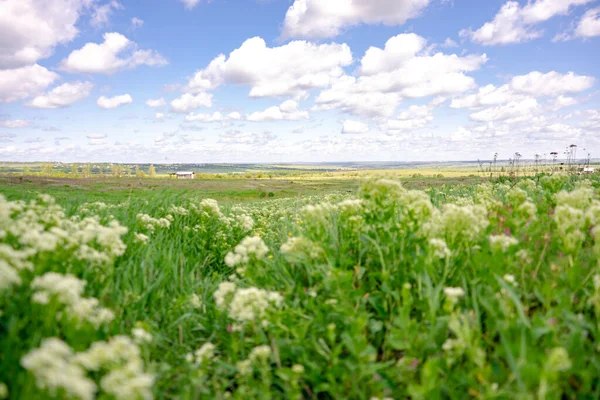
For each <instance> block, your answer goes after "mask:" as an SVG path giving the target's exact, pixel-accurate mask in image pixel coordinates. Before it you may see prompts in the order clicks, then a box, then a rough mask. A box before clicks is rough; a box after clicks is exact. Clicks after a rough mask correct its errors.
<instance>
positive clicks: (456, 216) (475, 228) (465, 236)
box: [425, 204, 490, 244]
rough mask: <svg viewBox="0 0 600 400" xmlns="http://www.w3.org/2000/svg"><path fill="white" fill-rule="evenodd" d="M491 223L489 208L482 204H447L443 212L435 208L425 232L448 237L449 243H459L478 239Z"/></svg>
mask: <svg viewBox="0 0 600 400" xmlns="http://www.w3.org/2000/svg"><path fill="white" fill-rule="evenodd" d="M489 224H490V223H489V220H488V218H487V210H486V208H485V207H484V206H482V205H466V206H457V205H455V204H445V205H444V207H443V209H442V211H441V212H439V211H437V209H436V210H435V212H434V214H433V217H432V219H431V220H430V221H429V222H428V223H426V224H425V232H427V233H428V234H429V236H431V237H438V238H444V239H446V242H447V243H448V244H457V243H459V242H461V241H467V242H472V241H475V240H477V239H478V238H479V237H481V235H482V234H483V233H484V232H485V230H486V229H487V227H488V226H489Z"/></svg>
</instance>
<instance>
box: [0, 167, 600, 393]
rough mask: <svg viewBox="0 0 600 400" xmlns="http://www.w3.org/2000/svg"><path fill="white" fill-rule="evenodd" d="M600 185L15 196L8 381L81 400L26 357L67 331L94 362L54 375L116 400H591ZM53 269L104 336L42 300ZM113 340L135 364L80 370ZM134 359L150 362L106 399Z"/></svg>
mask: <svg viewBox="0 0 600 400" xmlns="http://www.w3.org/2000/svg"><path fill="white" fill-rule="evenodd" d="M599 187H600V180H598V179H597V178H594V177H592V178H590V179H579V178H576V177H569V176H566V175H552V176H538V177H536V178H534V179H521V180H498V181H496V182H493V183H486V184H482V185H471V186H442V187H438V188H430V189H427V190H426V191H417V190H407V189H404V188H403V187H402V186H401V185H400V184H399V183H398V182H397V181H393V180H383V179H379V180H372V181H368V182H366V183H365V184H364V185H363V186H362V188H361V189H360V191H359V192H358V193H356V194H352V195H350V194H348V193H344V194H331V195H327V196H313V197H303V198H301V199H276V200H266V201H262V202H256V203H252V204H245V205H231V204H228V205H218V204H217V203H215V202H212V201H207V200H202V199H196V198H193V197H192V198H185V199H181V198H177V197H176V196H172V195H168V196H167V195H166V194H164V193H163V194H161V195H160V196H158V197H148V198H146V199H144V198H132V199H130V200H129V201H127V202H123V203H114V204H104V203H86V204H80V205H77V206H75V205H73V206H72V207H70V208H69V209H68V211H67V212H66V213H63V211H62V209H61V208H60V207H58V206H56V205H54V204H53V203H52V200H51V199H48V198H44V199H42V200H39V201H37V202H35V203H19V202H7V201H4V202H3V203H2V207H1V208H2V210H3V211H2V213H0V214H1V215H2V225H1V229H2V230H3V232H5V234H4V235H2V236H1V237H2V239H1V241H2V243H4V245H5V246H6V247H5V248H4V250H3V251H0V261H1V260H4V261H3V262H5V263H6V265H5V266H4V265H3V268H4V269H0V272H2V273H1V274H0V276H4V278H3V281H2V283H1V284H0V288H2V289H1V290H2V298H1V299H0V310H2V314H1V316H0V349H1V352H2V356H1V358H0V381H1V382H4V383H5V384H6V385H7V390H8V393H9V395H10V396H11V398H71V397H77V396H76V395H74V393H76V392H75V391H74V388H73V385H72V384H68V383H61V382H58V383H57V382H56V380H55V381H49V379H50V378H52V377H54V378H55V376H54V375H50V374H46V375H48V376H46V375H44V374H41V372H40V370H39V369H38V370H36V369H35V368H32V367H31V366H30V365H29V364H28V363H24V362H23V359H24V358H25V357H27V355H31V354H32V352H33V354H36V353H35V351H36V349H39V348H42V350H43V351H45V352H44V353H42V354H44V355H51V354H54V353H51V352H48V351H47V349H46V348H45V347H44V339H46V338H49V337H56V338H58V339H60V340H61V341H63V342H64V343H65V344H67V345H68V346H69V347H70V348H72V349H73V352H74V353H78V354H84V356H78V357H79V358H78V357H77V356H75V357H72V356H65V357H63V358H64V360H63V359H61V360H62V361H64V363H63V364H61V365H63V366H68V367H70V368H71V367H72V368H79V370H81V371H82V374H83V375H84V376H85V377H86V379H88V380H89V381H91V382H92V383H93V385H94V386H95V388H96V389H95V391H94V392H93V396H98V397H106V398H111V397H114V398H132V397H136V396H137V397H139V398H145V397H148V393H147V392H145V391H144V390H143V389H144V385H142V384H140V387H139V388H138V386H136V383H137V382H142V383H147V379H146V378H147V377H148V376H150V375H151V376H152V377H153V381H152V382H151V385H150V386H149V390H151V393H152V395H153V396H154V397H156V398H189V399H196V398H206V399H214V398H229V397H233V398H240V399H247V398H323V399H328V398H332V399H338V398H356V399H365V398H367V399H368V398H380V399H383V398H393V399H400V398H427V399H431V398H457V399H458V398H461V399H462V398H468V397H474V398H562V397H572V398H597V397H599V396H600V385H599V382H600V379H599V378H600V357H599V355H598V351H600V347H598V345H597V344H596V338H597V335H598V334H599V333H600V332H599V325H598V323H599V316H600V264H599V261H598V260H599V256H600V228H596V226H597V225H598V224H600V200H599V197H598V188H599ZM140 214H144V215H145V216H144V215H140ZM48 215H50V216H52V217H48ZM72 216H75V217H72ZM86 217H90V218H91V219H86ZM93 218H96V219H93ZM249 218H251V220H252V223H251V224H250V223H249ZM69 221H71V222H69ZM82 221H84V222H82ZM85 221H87V222H85ZM111 221H118V223H119V225H118V226H123V227H127V228H128V230H127V233H124V232H123V231H122V230H119V229H118V226H117V225H116V224H115V223H114V222H112V223H111ZM165 221H166V222H165ZM15 227H18V228H15ZM52 227H60V228H61V229H63V230H65V231H66V232H68V233H69V235H67V236H64V235H63V236H60V235H59V233H58V232H57V231H56V230H55V229H52ZM103 227H105V228H103ZM106 227H108V228H106ZM77 229H79V230H82V229H89V230H90V232H94V234H95V236H93V237H92V238H91V239H90V238H87V237H86V238H83V237H77V235H76V232H77ZM30 231H35V232H37V233H38V234H39V235H42V236H39V237H40V238H41V239H40V240H46V241H48V240H50V241H51V240H55V239H56V245H55V247H53V248H51V247H44V246H43V245H40V243H41V242H39V241H35V240H29V239H27V237H28V233H27V232H30ZM99 232H104V233H103V234H100V233H99ZM43 234H48V235H50V236H52V235H54V236H56V238H55V237H54V236H53V237H50V236H48V237H46V236H43ZM105 236H110V240H107V239H106V237H105ZM254 236H259V237H260V239H252V240H244V239H245V238H247V237H254ZM24 238H25V239H24ZM119 241H122V243H123V244H125V245H126V250H124V251H118V248H119ZM263 243H264V245H265V246H266V247H267V248H268V252H267V253H265V254H263V251H262V250H261V249H262V246H263ZM84 246H89V247H92V248H94V249H96V250H97V251H98V252H99V253H101V254H107V255H108V256H107V257H104V258H103V257H100V256H98V257H96V258H89V257H87V258H86V257H82V253H81V248H82V247H84ZM15 251H20V252H24V253H23V254H22V257H21V259H19V258H18V254H17V253H15ZM230 253H231V254H232V255H230V256H228V254H230ZM19 254H20V253H19ZM11 257H12V258H11ZM226 260H227V262H226ZM19 263H23V264H25V263H29V264H31V268H27V267H23V266H19V265H18V264H19ZM9 269H11V270H14V271H17V274H18V276H19V282H13V283H10V284H9V283H8V282H9V280H8V279H7V278H6V276H8V275H7V274H8V272H6V271H9ZM51 271H52V272H58V273H60V274H62V275H66V274H72V275H74V276H75V277H77V278H79V279H83V280H85V281H86V282H87V285H86V287H85V291H84V292H83V293H82V296H84V297H88V298H89V297H93V298H97V299H98V300H99V305H98V306H101V307H104V308H108V309H110V310H112V311H113V313H114V318H112V319H111V320H110V321H108V322H106V323H102V324H99V325H97V326H95V325H94V324H90V323H89V321H86V320H85V318H84V317H82V316H77V315H69V308H65V307H66V306H65V304H64V302H61V301H60V299H59V298H54V297H51V298H50V299H49V301H48V302H47V303H45V304H41V303H39V302H36V301H35V299H34V295H35V285H33V283H32V282H33V281H34V280H35V279H36V277H40V276H43V274H45V273H47V272H51ZM9 272H10V271H9ZM3 274H4V275H3ZM140 330H143V331H142V332H140ZM143 332H147V333H149V334H150V335H151V340H149V341H148V340H143V339H142V338H143V337H144V334H143ZM118 335H121V336H118ZM115 337H126V338H129V339H128V340H130V342H131V343H130V346H129V347H126V349H127V351H126V350H119V351H122V352H126V353H127V354H128V357H129V358H125V357H124V356H122V354H121V353H120V352H119V351H116V350H115V351H113V352H112V353H111V352H110V351H108V350H103V351H105V352H107V354H109V355H108V356H107V359H109V360H110V361H107V362H106V363H105V364H102V367H100V368H97V369H93V368H88V366H86V365H87V364H86V365H83V364H82V361H80V360H79V359H80V358H82V357H83V358H84V359H85V357H91V356H90V355H89V353H90V350H89V349H90V348H93V346H97V343H100V342H107V343H111V342H110V341H111V338H113V339H112V340H114V338H115ZM94 343H96V345H95V344H94ZM135 349H137V350H135ZM136 354H139V357H138V356H135V355H136ZM135 357H138V358H139V363H141V366H142V368H138V369H136V370H135V374H133V375H132V376H129V375H124V376H128V377H129V378H127V379H125V380H124V381H123V382H121V384H120V386H119V385H116V384H113V385H111V384H110V383H111V381H110V380H109V379H107V378H106V377H107V376H113V377H114V376H117V375H118V373H121V375H123V371H126V370H127V367H128V366H129V367H130V366H131V365H132V364H133V363H134V361H135V360H138V358H135ZM54 358H56V356H54ZM124 360H125V361H124ZM24 364H26V365H24ZM52 365H54V364H52ZM44 367H46V368H47V369H48V368H50V367H47V366H45V365H44ZM50 369H51V368H50ZM111 374H112V375H111ZM121 375H119V376H121ZM107 381H108V383H107ZM115 387H117V389H115ZM119 387H121V388H122V389H121V390H119V389H118V388H119ZM132 388H133V389H136V390H133V389H132ZM138 389H139V390H138ZM132 390H133V391H132ZM80 397H81V396H80Z"/></svg>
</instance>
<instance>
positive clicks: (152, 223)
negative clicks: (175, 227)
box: [136, 213, 171, 232]
mask: <svg viewBox="0 0 600 400" xmlns="http://www.w3.org/2000/svg"><path fill="white" fill-rule="evenodd" d="M136 218H137V220H138V222H139V223H140V224H141V225H142V226H143V227H144V228H145V229H147V230H148V231H150V232H154V231H155V230H156V228H169V227H170V226H171V221H170V220H169V219H168V218H153V217H151V216H150V215H148V214H143V213H139V214H138V215H137V216H136Z"/></svg>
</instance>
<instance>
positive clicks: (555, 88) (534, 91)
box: [450, 71, 595, 109]
mask: <svg viewBox="0 0 600 400" xmlns="http://www.w3.org/2000/svg"><path fill="white" fill-rule="evenodd" d="M594 82H595V79H594V77H591V76H585V75H576V74H575V73H573V72H568V73H566V74H561V73H559V72H556V71H550V72H547V73H543V72H539V71H533V72H530V73H528V74H526V75H519V76H515V77H513V78H512V79H511V80H510V82H509V83H507V84H505V85H502V86H500V87H496V86H494V85H487V86H484V87H481V88H479V90H478V91H477V93H475V94H470V95H467V96H464V97H460V98H454V99H452V102H451V103H450V107H451V108H471V109H477V108H481V107H487V106H493V105H500V104H506V103H509V102H515V101H522V100H525V99H527V98H529V97H544V96H551V97H557V96H558V97H559V100H557V101H563V103H564V106H567V105H568V104H566V103H565V102H566V101H567V100H565V99H566V98H564V97H563V95H565V94H571V93H579V92H583V91H585V90H587V89H589V88H591V87H592V86H593V85H594Z"/></svg>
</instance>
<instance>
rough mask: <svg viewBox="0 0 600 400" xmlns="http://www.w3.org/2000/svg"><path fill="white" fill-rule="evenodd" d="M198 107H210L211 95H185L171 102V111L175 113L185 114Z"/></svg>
mask: <svg viewBox="0 0 600 400" xmlns="http://www.w3.org/2000/svg"><path fill="white" fill-rule="evenodd" d="M199 107H212V94H210V93H198V94H195V95H194V94H191V93H185V94H184V95H182V96H181V97H179V98H177V99H175V100H173V101H171V110H172V111H174V112H177V113H186V112H189V111H191V110H195V109H196V108H199Z"/></svg>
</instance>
